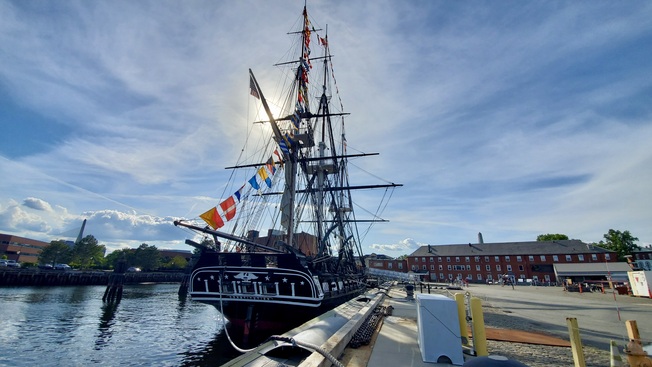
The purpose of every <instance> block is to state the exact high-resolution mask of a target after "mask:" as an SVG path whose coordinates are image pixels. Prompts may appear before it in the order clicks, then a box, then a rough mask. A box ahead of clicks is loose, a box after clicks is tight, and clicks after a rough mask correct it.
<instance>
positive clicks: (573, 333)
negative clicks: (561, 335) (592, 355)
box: [566, 317, 586, 367]
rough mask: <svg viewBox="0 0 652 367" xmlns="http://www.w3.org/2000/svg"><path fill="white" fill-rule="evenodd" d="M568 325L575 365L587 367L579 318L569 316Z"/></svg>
mask: <svg viewBox="0 0 652 367" xmlns="http://www.w3.org/2000/svg"><path fill="white" fill-rule="evenodd" d="M566 325H568V334H569V335H570V342H571V349H572V350H573V361H574V362H575V367H586V362H585V361H584V350H583V349H582V339H581V338H580V328H579V326H578V325H577V319H576V318H574V317H567V318H566Z"/></svg>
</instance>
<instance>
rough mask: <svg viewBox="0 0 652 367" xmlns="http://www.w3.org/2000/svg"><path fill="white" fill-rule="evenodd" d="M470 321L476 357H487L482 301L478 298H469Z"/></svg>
mask: <svg viewBox="0 0 652 367" xmlns="http://www.w3.org/2000/svg"><path fill="white" fill-rule="evenodd" d="M471 320H472V323H471V325H472V328H473V349H475V353H476V355H478V356H487V355H489V353H487V334H486V332H485V329H484V315H483V314H482V301H481V300H480V298H477V297H471Z"/></svg>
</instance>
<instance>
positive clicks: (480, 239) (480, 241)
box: [478, 232, 484, 245]
mask: <svg viewBox="0 0 652 367" xmlns="http://www.w3.org/2000/svg"><path fill="white" fill-rule="evenodd" d="M478 243H479V244H481V245H482V244H483V243H484V241H483V240H482V232H478Z"/></svg>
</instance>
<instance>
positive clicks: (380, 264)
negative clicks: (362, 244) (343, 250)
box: [365, 254, 409, 273]
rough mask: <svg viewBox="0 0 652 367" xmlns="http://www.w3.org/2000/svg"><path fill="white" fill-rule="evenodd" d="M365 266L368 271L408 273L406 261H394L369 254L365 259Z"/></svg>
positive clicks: (386, 257)
mask: <svg viewBox="0 0 652 367" xmlns="http://www.w3.org/2000/svg"><path fill="white" fill-rule="evenodd" d="M365 261H366V264H365V265H366V266H367V268H369V269H378V270H389V271H397V272H401V273H407V272H408V271H409V268H408V265H407V260H396V259H392V258H391V257H389V256H385V255H376V254H371V255H369V256H367V257H366V258H365Z"/></svg>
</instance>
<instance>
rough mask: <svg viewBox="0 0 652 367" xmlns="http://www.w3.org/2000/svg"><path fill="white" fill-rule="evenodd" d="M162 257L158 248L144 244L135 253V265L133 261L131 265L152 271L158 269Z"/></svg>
mask: <svg viewBox="0 0 652 367" xmlns="http://www.w3.org/2000/svg"><path fill="white" fill-rule="evenodd" d="M160 257H161V254H160V253H159V252H158V249H157V248H156V246H154V245H151V246H150V245H148V244H146V243H143V244H142V245H140V246H139V247H138V248H137V249H136V250H135V251H134V260H133V263H132V262H131V261H129V263H130V265H132V266H133V265H136V266H139V267H141V268H143V270H150V271H151V270H156V269H158V267H159V259H160Z"/></svg>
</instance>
